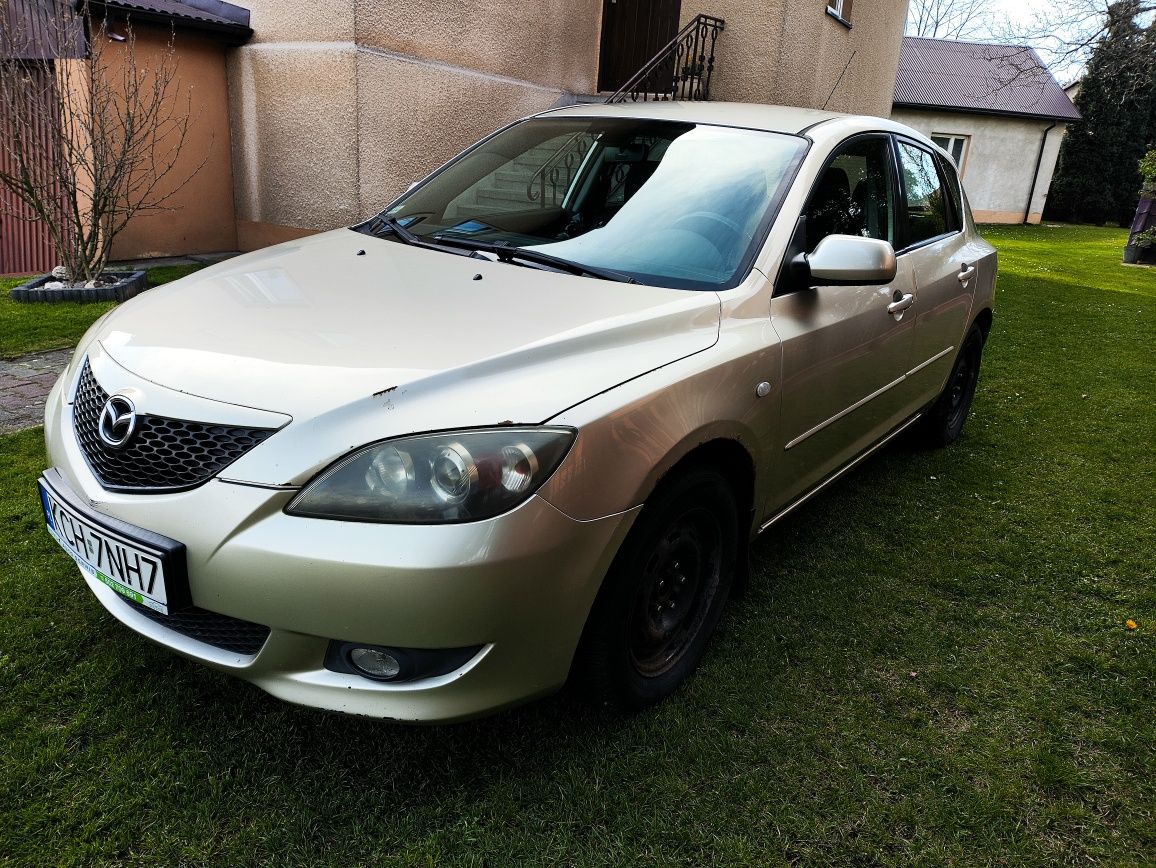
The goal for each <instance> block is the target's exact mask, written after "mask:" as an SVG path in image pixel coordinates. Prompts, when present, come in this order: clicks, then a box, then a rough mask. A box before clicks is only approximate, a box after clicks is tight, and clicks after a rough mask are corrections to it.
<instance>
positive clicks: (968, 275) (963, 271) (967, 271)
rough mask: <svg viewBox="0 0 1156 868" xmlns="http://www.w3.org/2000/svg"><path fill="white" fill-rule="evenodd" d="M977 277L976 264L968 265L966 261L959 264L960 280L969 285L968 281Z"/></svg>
mask: <svg viewBox="0 0 1156 868" xmlns="http://www.w3.org/2000/svg"><path fill="white" fill-rule="evenodd" d="M973 277H975V266H974V265H968V264H967V263H966V262H965V263H963V265H961V266H959V282H960V283H962V284H963V285H964V286H967V284H968V281H970V280H971V279H972V278H973Z"/></svg>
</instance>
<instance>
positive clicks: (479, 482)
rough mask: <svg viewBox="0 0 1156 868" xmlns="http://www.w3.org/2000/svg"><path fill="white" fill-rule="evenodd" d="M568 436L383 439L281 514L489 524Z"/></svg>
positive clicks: (513, 431)
mask: <svg viewBox="0 0 1156 868" xmlns="http://www.w3.org/2000/svg"><path fill="white" fill-rule="evenodd" d="M574 436H575V432H574V431H573V430H571V429H569V428H494V429H485V430H476V431H451V432H446V433H444V434H425V435H422V436H419V437H404V438H401V439H398V440H386V441H384V442H382V443H375V444H373V445H372V446H366V447H365V448H364V449H359V450H358V451H357V452H354V453H352V454H351V455H348V456H346V457H345V458H343V459H341V460H340V461H338V462H337V463H336V464H334V465H333V466H332V467H329V468H328V469H326V470H323V471H322V472H321V473H319V474H318V475H317V476H316V477H315V478H314V479H313V481H312V482H310V483H309V484H308V485H306V486H305V488H303V489H302V490H301V492H300V493H299V494H298V495H297V496H296V497H295V498H293V500H292V501H290V503H289V506H287V507H286V508H285V511H286V512H287V513H289V514H290V515H299V516H307V517H309V518H332V519H344V520H352V521H376V522H385V523H395V524H440V523H446V522H461V521H477V520H478V519H483V518H490V517H491V516H495V515H498V514H500V513H503V512H506V511H507V510H510V509H513V508H514V507H515V506H517V505H518V504H519V503H521V502H522V501H524V500H526V499H527V498H528V497H529V496H530V495H531V494H533V493H534V492H535V491H537V490H538V488H539V486H541V485H542V483H543V482H545V481H546V479H547V478H549V476H550V474H551V473H553V472H554V468H556V467H557V466H558V464H559V463H560V462H561V461H562V458H563V457H564V456H565V455H566V451H567V450H568V449H569V448H570V444H571V443H573V442H574Z"/></svg>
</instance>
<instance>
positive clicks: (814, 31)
mask: <svg viewBox="0 0 1156 868" xmlns="http://www.w3.org/2000/svg"><path fill="white" fill-rule="evenodd" d="M907 2H908V0H873V2H860V3H858V4H857V5H856V6H855V7H854V10H853V12H852V22H851V23H852V26H851V27H850V28H848V27H846V26H845V25H844V24H841V23H840V22H839V21H837V20H835V19H834V18H832V17H831V16H830V15H828V14H827V12H826V3H824V2H822V0H704V2H699V3H689V2H686V3H683V20H684V21H688V20H689V19H690V18H692V17H694V15H696V14H698V13H699V12H705V13H707V14H711V15H718V16H719V17H721V18H724V19H726V23H727V29H726V32H724V33H723V35H722V36H721V37H720V38H719V43H718V64H717V68H718V72H717V74H716V76H715V79H714V81H713V82H712V85H711V90H712V94H711V96H712V97H713V98H714V99H720V100H733V101H736V102H757V103H770V104H773V105H797V106H805V107H807V108H827V109H830V110H831V111H842V112H850V113H853V114H872V115H879V116H880V117H887V116H888V115H890V114H891V100H892V95H893V93H894V91H895V74H896V72H897V71H898V69H899V48H900V45H901V42H902V37H903V25H904V22H905V20H906V18H907Z"/></svg>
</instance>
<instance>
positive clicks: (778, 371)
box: [40, 103, 996, 721]
mask: <svg viewBox="0 0 1156 868" xmlns="http://www.w3.org/2000/svg"><path fill="white" fill-rule="evenodd" d="M995 277H996V255H995V251H994V250H993V249H992V248H991V247H990V246H989V245H988V244H987V243H985V242H984V241H983V240H982V239H981V238H980V237H979V235H978V234H977V233H976V229H975V225H974V222H973V220H972V217H971V214H970V211H969V208H968V205H967V200H966V198H965V196H964V195H963V193H962V190H961V188H960V183H959V179H958V176H957V174H956V171H955V169H954V167H953V165H952V162H951V160H950V158H949V157H948V156H947V155H946V154H945V153H944V152H943V151H941V150H940V149H938V148H937V147H936V146H935V145H933V144H932V143H931V142H930V141H929V140H928V139H927V138H925V137H924V136H922V135H921V134H919V133H917V132H915V131H914V130H911V129H909V128H907V127H905V126H902V125H900V124H897V123H892V122H890V121H886V120H880V119H879V118H868V117H849V116H843V115H834V114H830V113H824V112H815V111H808V110H802V109H790V108H775V107H770V106H755V105H734V104H730V105H728V104H725V103H690V104H679V103H657V104H656V103H650V104H641V105H633V106H622V105H614V106H576V107H571V108H566V109H561V110H556V111H550V112H546V113H544V114H541V115H537V116H535V117H532V118H529V119H526V120H523V121H519V122H517V123H515V124H512V125H510V126H508V127H506V128H504V129H502V130H500V131H498V132H497V133H495V134H493V135H492V136H490V137H489V138H487V139H485V140H483V141H482V142H480V143H478V144H477V145H475V146H473V147H472V148H470V149H469V150H467V151H466V152H465V153H463V154H462V155H461V156H459V157H457V158H455V159H454V160H452V161H451V162H449V163H448V164H446V165H445V166H443V167H442V168H441V169H439V170H438V171H436V172H435V173H433V174H432V175H430V176H429V177H428V178H426V179H425V180H424V181H422V182H421V183H419V184H416V185H415V186H414V187H413V188H411V189H410V190H409V191H408V192H407V193H405V195H403V196H402V197H401V198H400V199H398V200H397V201H396V202H394V203H393V204H392V205H390V206H389V207H388V208H387V209H386V210H385V211H383V212H382V213H381V214H378V215H376V216H374V217H373V218H372V219H370V220H368V221H366V222H365V223H362V224H360V225H357V226H354V227H352V228H351V229H341V230H337V231H334V232H327V233H323V234H320V235H316V236H313V237H311V238H308V239H305V240H301V241H294V242H291V243H289V244H283V245H280V246H278V247H272V248H269V249H266V250H262V251H258V252H256V253H251V254H248V255H246V256H241V257H238V258H236V259H233V260H230V261H228V262H225V263H222V264H219V265H216V266H213V267H211V268H207V269H205V270H203V271H200V272H198V273H197V274H195V275H192V276H190V277H187V278H185V279H184V280H181V281H177V282H175V283H172V284H169V285H167V286H164V287H161V288H158V289H154V290H151V291H150V292H148V293H146V294H145V295H142V296H140V297H138V298H136V299H134V300H132V301H131V302H128V303H126V304H124V305H122V306H121V307H119V308H117V309H116V310H115V311H113V312H112V313H110V314H109V315H107V316H106V317H105V318H104V319H102V320H100V321H99V322H97V323H96V324H95V325H94V326H93V327H92V329H90V331H89V332H88V334H87V335H86V336H85V337H84V339H83V340H82V341H81V343H80V345H79V347H78V348H77V351H76V355H75V357H74V358H73V360H72V362H71V364H70V365H69V367H68V369H67V370H66V371H65V372H64V374H63V375H62V376H61V378H60V380H59V382H58V383H57V384H56V386H55V388H54V390H53V392H52V394H51V395H50V397H49V399H48V405H47V409H46V418H45V436H46V439H47V443H48V450H49V454H50V456H51V462H52V465H53V466H52V467H51V468H50V469H48V470H46V471H45V473H44V475H43V476H42V478H41V480H40V495H41V499H42V502H43V506H44V513H45V517H46V521H47V526H48V531H49V532H50V533H51V534H52V535H53V537H55V539H56V540H57V541H58V542H59V543H60V545H61V546H62V547H63V548H64V550H65V551H66V552H67V553H68V554H69V555H71V556H72V557H73V558H74V559H75V561H76V563H77V564H78V566H79V567H80V569H81V575H82V577H83V579H84V581H85V582H86V583H87V584H88V586H89V588H90V589H91V591H92V593H93V594H94V595H95V596H96V598H97V599H98V600H99V601H100V603H101V604H102V605H103V606H105V608H107V609H108V611H109V612H111V613H112V615H113V616H115V617H116V618H117V619H119V620H120V621H122V622H123V623H124V624H125V625H127V626H128V627H130V628H131V629H133V630H136V631H137V632H139V633H141V634H143V635H145V636H147V637H149V638H150V639H153V640H155V641H156V642H159V643H160V644H162V645H165V646H167V647H169V648H171V649H173V650H174V651H177V652H179V653H181V654H184V655H186V656H188V657H191V658H193V659H196V660H199V661H201V662H203V663H206V664H208V665H210V666H214V667H216V668H218V669H221V670H223V671H226V672H229V673H232V674H234V675H237V676H240V677H241V678H245V679H247V680H249V681H251V682H253V683H254V684H256V685H258V686H259V687H261V688H263V689H265V690H267V691H269V692H270V693H272V694H274V695H275V696H279V697H281V698H283V699H286V700H290V701H292V702H298V703H303V704H305V705H311V706H316V707H320V708H327V709H334V710H339V711H346V712H352V713H357V714H364V715H372V716H376V717H383V718H392V719H397V720H406V721H448V720H456V719H461V718H466V717H470V716H474V715H478V714H482V713H485V712H489V711H493V710H495V709H498V708H501V707H504V706H508V705H511V704H514V703H518V702H522V701H524V700H527V699H530V698H532V697H535V696H539V695H542V694H546V693H549V692H551V691H554V690H556V689H558V688H559V687H560V686H561V685H562V684H564V683H565V682H566V681H567V680H568V679H572V680H573V681H575V682H576V683H577V684H579V685H580V687H581V688H582V689H583V690H585V691H586V693H587V694H588V695H589V696H590V697H592V698H593V699H594V700H595V701H598V702H602V703H609V704H611V705H614V706H616V707H619V708H623V709H636V708H641V707H644V706H647V705H649V704H652V703H655V702H657V701H659V700H662V699H663V698H665V697H666V696H668V695H669V694H670V693H671V692H673V691H674V690H675V689H676V688H677V687H678V686H679V684H681V683H682V682H683V681H684V680H685V679H686V678H687V677H688V676H690V674H691V673H692V672H693V670H694V668H695V666H696V665H697V664H698V662H699V660H700V659H701V657H702V655H703V653H704V650H705V648H706V646H707V643H708V641H709V639H710V636H711V633H712V631H713V630H714V628H715V625H716V624H717V623H718V620H719V618H720V617H721V615H722V613H723V609H724V607H725V604H726V602H727V597H728V594H729V592H730V589H731V587H732V585H733V584H734V582H735V580H736V574H738V573H741V571H742V569H743V568H744V566H745V563H746V546H747V544H748V542H749V541H750V540H751V539H752V538H753V537H754V536H756V535H757V534H759V533H760V532H762V531H764V530H766V529H767V528H769V527H770V526H772V525H773V524H774V522H775V521H776V520H778V519H779V518H781V517H782V516H783V515H785V514H786V513H787V512H789V511H790V510H791V509H792V508H793V507H795V506H797V505H798V504H799V503H801V502H803V501H804V500H806V499H807V498H808V497H809V496H810V495H812V494H814V493H815V492H816V491H818V490H819V489H820V488H822V487H823V486H825V485H826V484H828V483H829V482H831V481H832V480H834V479H835V478H836V477H838V476H839V475H840V474H842V473H843V472H845V471H846V470H847V469H848V468H850V467H852V466H853V465H854V464H856V463H857V462H858V461H860V460H862V459H863V458H864V457H866V456H867V455H869V454H870V453H871V452H872V451H873V450H875V449H878V448H879V447H880V446H881V445H882V444H884V443H886V442H887V441H888V440H889V439H890V438H892V437H894V436H895V435H896V434H897V433H898V432H900V431H902V430H903V429H905V428H907V427H908V426H912V425H918V427H919V428H920V430H921V432H922V436H923V437H925V438H926V439H928V440H930V441H932V442H934V443H937V444H941V445H946V444H949V443H951V442H952V441H954V440H956V439H957V438H958V437H959V436H960V431H961V429H962V427H963V424H964V421H965V419H966V417H967V414H968V409H969V406H970V404H971V399H972V394H973V392H974V390H975V386H976V379H977V376H978V373H979V366H980V354H981V351H982V349H983V345H984V341H985V340H986V338H987V334H988V331H989V329H990V327H991V321H992V292H993V287H994V283H995Z"/></svg>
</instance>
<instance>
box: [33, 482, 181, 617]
mask: <svg viewBox="0 0 1156 868" xmlns="http://www.w3.org/2000/svg"><path fill="white" fill-rule="evenodd" d="M37 485H38V487H39V489H40V502H41V505H42V506H43V507H44V520H45V522H46V524H47V525H48V532H49V533H50V534H52V538H53V539H55V540H56V542H57V543H59V544H60V547H61V548H63V549H64V550H65V551H66V552H67V553H68V554H69V555H71V556H72V559H73V560H74V561H76V564H77V566H79V567H80V569H81V570H83V571H84V572H85V573H87V574H88V575H90V576H92V577H93V578H94V579H96V580H97V581H98V582H100V583H101V584H104V585H107V586H108V587H109V588H112V590H114V591H116V592H117V593H118V594H120V595H121V596H124V597H127V598H128V599H130V600H133V601H134V602H136V603H139V604H140V605H142V606H147V607H148V608H150V609H152V610H154V611H156V612H160V613H161V614H163V615H167V614H169V613H170V611H174V610H176V609H179V608H184V607H185V606H187V605H188V602H187V596H188V590H187V584H188V583H187V579H186V578H185V575H184V546H182V545H181V544H180V543H177V542H175V541H174V540H170V539H168V538H167V537H162V536H160V535H158V534H154V533H152V532H151V531H147V530H145V529H144V528H136V527H134V526H133V525H130V524H127V523H125V522H122V521H119V520H117V519H112V518H110V517H109V516H103V515H98V514H96V513H95V512H94V511H93V510H90V509H88V508H87V507H84V506H82V505H81V504H80V503H79V502H78V501H77V499H76V498H75V495H73V496H71V497H70V496H69V495H68V494H65V493H64V492H65V491H66V490H67V489H66V488H65V487H64V486H63V485H62V484H61V482H60V481H54V480H50V479H49V478H48V474H45V476H42V477H41V478H40V480H39V481H38V483H37Z"/></svg>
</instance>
